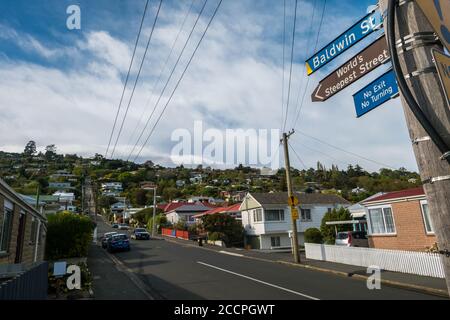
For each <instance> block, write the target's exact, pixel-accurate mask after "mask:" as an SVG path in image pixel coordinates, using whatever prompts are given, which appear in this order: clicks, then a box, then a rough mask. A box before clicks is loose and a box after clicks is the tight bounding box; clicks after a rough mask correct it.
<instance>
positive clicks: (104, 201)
mask: <svg viewBox="0 0 450 320" xmlns="http://www.w3.org/2000/svg"><path fill="white" fill-rule="evenodd" d="M116 202H117V200H116V198H114V197H110V196H108V197H107V196H100V197H98V199H97V203H98V206H99V207H100V208H103V209H109V208H110V207H111V205H113V204H114V203H116Z"/></svg>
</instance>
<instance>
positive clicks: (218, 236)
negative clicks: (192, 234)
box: [208, 232, 226, 241]
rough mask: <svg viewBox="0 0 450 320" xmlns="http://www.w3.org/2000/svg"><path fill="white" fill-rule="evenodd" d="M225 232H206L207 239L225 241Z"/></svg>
mask: <svg viewBox="0 0 450 320" xmlns="http://www.w3.org/2000/svg"><path fill="white" fill-rule="evenodd" d="M225 238H226V236H225V234H224V233H222V232H211V233H209V234H208V240H210V241H221V240H222V241H225V240H224V239H225Z"/></svg>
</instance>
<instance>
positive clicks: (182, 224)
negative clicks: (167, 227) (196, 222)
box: [173, 219, 187, 231]
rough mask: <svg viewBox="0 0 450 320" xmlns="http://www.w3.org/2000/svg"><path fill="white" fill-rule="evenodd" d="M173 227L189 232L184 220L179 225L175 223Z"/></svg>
mask: <svg viewBox="0 0 450 320" xmlns="http://www.w3.org/2000/svg"><path fill="white" fill-rule="evenodd" d="M173 227H174V228H175V229H176V230H180V231H187V225H186V221H184V220H183V219H180V220H179V221H178V222H177V223H175V225H174V226H173Z"/></svg>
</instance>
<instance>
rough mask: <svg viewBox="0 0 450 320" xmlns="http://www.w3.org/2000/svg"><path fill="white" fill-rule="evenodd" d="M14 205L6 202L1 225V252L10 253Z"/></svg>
mask: <svg viewBox="0 0 450 320" xmlns="http://www.w3.org/2000/svg"><path fill="white" fill-rule="evenodd" d="M13 212H14V205H13V204H12V202H9V201H7V200H5V203H4V207H3V217H1V220H0V221H1V225H0V252H8V249H9V241H10V239H11V231H12V222H13Z"/></svg>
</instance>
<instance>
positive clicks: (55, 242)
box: [46, 211, 93, 261]
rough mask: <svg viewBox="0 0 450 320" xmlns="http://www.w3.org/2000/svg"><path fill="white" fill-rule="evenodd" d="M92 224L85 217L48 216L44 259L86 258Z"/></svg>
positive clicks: (68, 213)
mask: <svg viewBox="0 0 450 320" xmlns="http://www.w3.org/2000/svg"><path fill="white" fill-rule="evenodd" d="M92 231H93V223H92V221H91V220H90V219H89V218H88V217H86V216H79V215H76V214H73V213H70V212H64V211H63V212H60V213H57V214H54V215H49V216H48V225H47V237H46V259H47V260H51V261H54V260H59V259H68V258H79V257H86V256H87V254H88V250H89V246H90V244H91V242H92Z"/></svg>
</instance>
